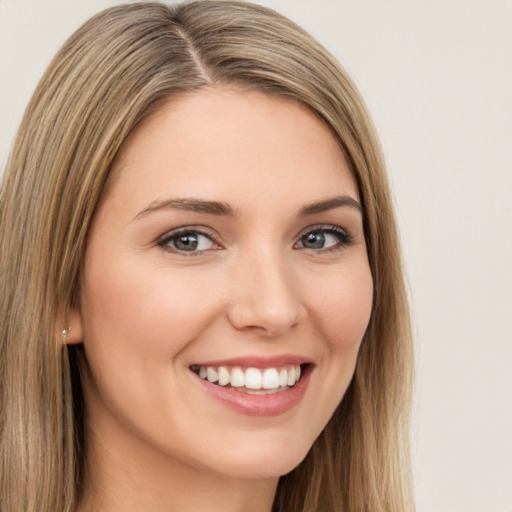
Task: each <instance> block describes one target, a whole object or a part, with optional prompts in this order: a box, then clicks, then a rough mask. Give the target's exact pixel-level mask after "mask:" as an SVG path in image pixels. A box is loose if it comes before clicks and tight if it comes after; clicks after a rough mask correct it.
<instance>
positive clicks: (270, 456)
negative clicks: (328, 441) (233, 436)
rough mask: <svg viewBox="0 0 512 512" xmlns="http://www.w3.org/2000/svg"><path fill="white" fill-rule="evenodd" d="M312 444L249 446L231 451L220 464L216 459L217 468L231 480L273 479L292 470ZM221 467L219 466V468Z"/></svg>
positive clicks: (290, 441)
mask: <svg viewBox="0 0 512 512" xmlns="http://www.w3.org/2000/svg"><path fill="white" fill-rule="evenodd" d="M311 445H312V442H311V443H304V442H300V441H297V440H293V439H285V440H280V441H279V442H278V443H275V442H268V443H265V442H257V441H255V442H252V443H251V444H250V445H249V446H247V445H246V446H244V447H242V448H240V449H238V450H236V449H233V450H230V453H229V455H228V456H226V457H223V458H222V460H219V459H216V466H217V468H221V472H222V473H223V474H225V475H227V476H229V477H231V478H243V479H272V478H279V477H281V476H283V475H286V474H287V473H289V472H290V471H292V470H294V469H295V468H296V467H297V466H298V465H299V464H300V463H301V462H302V461H303V460H304V458H305V457H306V455H307V454H308V452H309V450H310V448H311ZM219 463H220V464H219Z"/></svg>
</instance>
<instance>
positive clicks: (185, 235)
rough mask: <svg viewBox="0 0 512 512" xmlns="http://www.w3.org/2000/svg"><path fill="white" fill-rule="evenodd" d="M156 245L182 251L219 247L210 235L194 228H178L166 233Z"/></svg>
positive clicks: (206, 249)
mask: <svg viewBox="0 0 512 512" xmlns="http://www.w3.org/2000/svg"><path fill="white" fill-rule="evenodd" d="M158 245H159V246H160V247H163V248H164V249H167V250H170V251H172V252H183V253H185V252H187V253H194V252H195V253H197V252H203V251H211V250H215V249H218V248H219V245H218V244H217V243H216V242H215V241H214V240H213V237H212V236H211V235H209V234H206V233H203V232H201V231H198V230H194V229H180V230H177V231H172V232H170V233H167V234H166V235H165V236H164V238H162V239H161V240H160V241H159V242H158Z"/></svg>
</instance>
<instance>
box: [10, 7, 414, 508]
mask: <svg viewBox="0 0 512 512" xmlns="http://www.w3.org/2000/svg"><path fill="white" fill-rule="evenodd" d="M220 83H233V84H238V85H240V86H242V87H246V88H252V89H259V90H262V91H265V92H268V93H269V94H277V95H283V96H286V97H290V98H294V99H296V100H298V101H299V102H301V103H303V104H304V105H306V106H308V107H309V108H310V109H311V110H312V111H314V112H316V113H317V115H318V116H319V117H320V118H322V119H323V120H324V122H325V123H326V124H327V125H328V126H329V127H330V129H331V130H332V132H333V133H334V135H335V136H336V138H337V140H338V141H339V143H340V146H341V147H342V149H343V151H344V152H345V154H346V156H347V159H348V161H349V162H350V165H351V170H352V172H353V175H354V178H355V180H356V182H357V184H358V187H359V192H360V196H361V199H362V202H363V206H364V212H365V218H364V228H365V235H366V239H367V246H368V256H369V260H370V265H371V269H372V274H373V279H374V305H373V312H372V317H371V320H370V325H369V327H368V331H367V333H366V335H365V339H364V342H363V345H362V348H361V351H360V354H359V359H358V364H357V368H356V372H355V375H354V379H353V381H352V383H351V385H350V387H349V389H348V391H347V393H346V395H345V397H344V399H343V401H342V403H341V404H340V406H339V407H338V409H337V411H336V412H335V414H334V416H333V418H332V419H331V421H330V422H329V424H328V426H327V427H326V429H325V431H324V432H323V433H322V435H321V436H320V437H319V439H318V440H317V441H316V442H315V444H314V446H313V448H312V449H311V452H310V453H309V455H308V456H307V457H306V459H305V460H304V462H303V463H301V464H300V465H299V467H298V468H297V469H295V470H294V471H292V472H291V473H290V474H288V475H286V476H284V477H283V478H282V479H281V481H280V484H279V488H278V492H277V496H276V499H275V504H274V510H275V511H276V512H277V511H279V512H285V511H288V512H300V511H303V512H306V511H308V512H313V511H316V512H329V511H332V512H334V511H336V512H339V511H342V510H345V511H350V512H363V511H364V512H384V511H386V512H389V511H391V510H392V511H394V512H411V511H413V510H414V504H413V501H412V492H411V481H410V468H409V448H408V411H409V405H410V398H411V397H410V393H411V378H412V351H411V340H410V328H409V320H408V312H407V301H406V295H405V291H404V282H403V277H402V268H401V257H400V250H399V242H398V236H397V232H396V227H395V220H394V214H393V207H392V200H391V195H390V191H389V187H388V183H387V179H386V173H385V166H384V162H383V159H382V156H381V152H380V148H379V143H378V140H377V137H376V135H375V132H374V129H373V126H372V123H371V121H370V119H369V116H368V114H367V112H366V109H365V107H364V105H363V102H362V100H361V98H360V96H359V93H358V92H357V90H356V89H355V87H354V85H353V83H352V82H351V81H350V79H349V78H348V76H347V75H346V73H345V72H344V71H343V70H342V69H341V68H340V67H339V65H338V64H337V62H336V61H335V60H334V58H333V57H331V55H330V54H329V53H328V52H327V51H326V50H325V49H324V48H323V47H321V46H320V45H319V43H317V42H316V41H315V40H314V39H312V38H311V37H310V36H309V35H308V34H306V33H305V32H304V31H303V30H302V29H300V28H299V27H297V26H296V25H294V24H293V23H292V22H290V21H289V20H287V19H286V18H284V17H282V16H280V15H279V14H277V13H275V12H274V11H272V10H269V9H266V8H263V7H259V6H256V5H252V4H250V3H245V2H231V1H209V0H205V1H197V2H190V3H185V4H180V5H175V6H166V5H164V4H160V3H152V2H148V3H133V4H128V5H120V6H118V7H114V8H111V9H107V10H106V11H104V12H102V13H100V14H99V15H97V16H95V17H94V18H92V19H91V20H89V21H88V22H87V23H86V24H85V25H84V26H83V27H81V28H80V29H79V30H78V31H77V32H76V33H75V34H74V35H72V36H71V37H70V39H69V40H68V41H67V42H66V43H65V45H64V47H63V48H62V49H61V50H60V52H59V53H58V54H57V56H56V57H55V58H54V60H53V61H52V63H51V64H50V66H49V68H48V70H47V71H46V73H45V75H44V76H43V78H42V79H41V81H40V83H39V85H38V87H37V89H36V91H35V93H34V95H33V97H32V99H31V101H30V103H29V105H28V107H27V110H26V112H25V115H24V118H23V121H22V123H21V126H20V129H19V131H18V135H17V138H16V140H15V143H14V146H13V149H12V152H11V155H10V158H9V161H8V164H7V169H6V173H5V176H4V182H3V185H2V190H1V193H0V276H1V282H2V289H1V292H0V318H2V319H3V321H2V322H1V325H0V372H1V378H0V436H1V437H0V510H2V511H3V512H22V511H23V512H27V511H37V512H55V511H56V510H58V511H64V512H71V511H73V510H74V509H75V507H76V502H77V497H78V494H79V491H80V482H81V477H82V469H83V460H82V454H83V449H84V446H83V436H82V435H81V431H82V427H83V413H82V412H81V411H82V409H81V392H80V378H79V374H78V366H77V362H76V356H77V354H76V350H77V349H70V353H71V357H69V356H68V351H67V350H66V348H65V347H64V345H63V343H62V339H61V336H60V334H59V333H60V331H61V330H62V322H63V320H64V317H65V314H66V311H67V310H69V308H70V307H71V306H76V305H77V297H78V292H79V287H80V274H81V265H82V260H83V255H84V251H85V247H86V238H87V233H88V229H89V225H90V223H91V219H92V217H93V215H94V212H95V209H96V205H97V203H98V200H99V198H100V196H101V193H102V190H103V187H104V185H105V182H106V180H107V179H108V176H109V172H110V168H111V164H112V162H113V160H114V158H115V156H116V154H117V152H118V151H119V148H120V147H121V145H122V144H123V142H124V141H125V140H126V138H127V136H128V135H129V134H130V133H131V132H132V130H133V129H134V127H135V126H137V125H138V124H139V123H140V122H141V121H142V120H143V119H145V118H146V117H147V116H148V115H150V114H151V113H152V112H153V111H155V110H156V109H157V108H158V106H159V105H161V104H162V103H163V102H165V101H167V100H169V99H171V98H173V97H176V96H177V95H179V94H181V93H183V92H186V91H191V90H197V89H200V88H201V87H205V86H207V85H215V84H220ZM78 350H79V349H78Z"/></svg>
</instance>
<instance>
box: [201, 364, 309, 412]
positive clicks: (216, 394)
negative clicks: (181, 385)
mask: <svg viewBox="0 0 512 512" xmlns="http://www.w3.org/2000/svg"><path fill="white" fill-rule="evenodd" d="M311 371H312V368H311V366H308V367H307V368H306V369H305V371H304V373H303V374H302V375H301V378H300V380H299V382H297V384H295V385H294V386H293V387H291V388H289V389H287V390H285V391H279V392H278V393H272V394H269V395H251V394H249V393H244V392H242V391H236V389H234V388H227V387H223V386H219V385H217V384H212V383H211V382H209V381H207V380H204V379H201V377H199V376H197V379H198V380H199V383H200V384H201V385H202V386H203V389H204V390H205V391H206V392H207V393H208V394H209V395H210V396H212V397H213V398H215V399H216V400H218V401H219V402H221V403H222V404H223V405H225V406H226V407H228V408H229V409H231V410H233V411H235V412H238V413H240V414H245V415H246V416H278V415H279V414H284V413H285V412H286V411H289V410H290V409H292V408H293V407H295V406H296V405H297V404H298V403H299V402H300V401H301V400H302V397H303V396H304V394H305V393H306V389H307V387H308V384H309V377H310V375H311Z"/></svg>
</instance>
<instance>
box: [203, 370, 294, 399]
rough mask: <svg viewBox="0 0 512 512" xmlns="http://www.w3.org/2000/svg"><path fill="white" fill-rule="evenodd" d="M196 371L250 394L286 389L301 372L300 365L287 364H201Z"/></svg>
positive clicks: (206, 378)
mask: <svg viewBox="0 0 512 512" xmlns="http://www.w3.org/2000/svg"><path fill="white" fill-rule="evenodd" d="M195 371H196V373H198V375H199V377H201V379H204V380H208V381H209V382H212V383H217V384H218V385H219V386H227V385H229V384H230V385H231V387H233V388H235V389H238V390H239V391H244V392H246V393H250V394H265V395H266V394H270V393H274V392H279V391H285V390H286V389H288V388H289V387H291V386H294V385H295V384H296V383H297V382H298V380H299V378H300V374H301V367H300V365H286V366H284V367H280V368H266V369H264V370H263V369H261V370H260V369H259V368H247V369H246V370H245V371H243V370H242V368H240V367H239V366H234V367H232V368H230V367H226V366H218V367H217V366H204V365H203V366H200V367H199V368H198V369H197V367H196V370H195ZM239 388H243V389H239Z"/></svg>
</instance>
